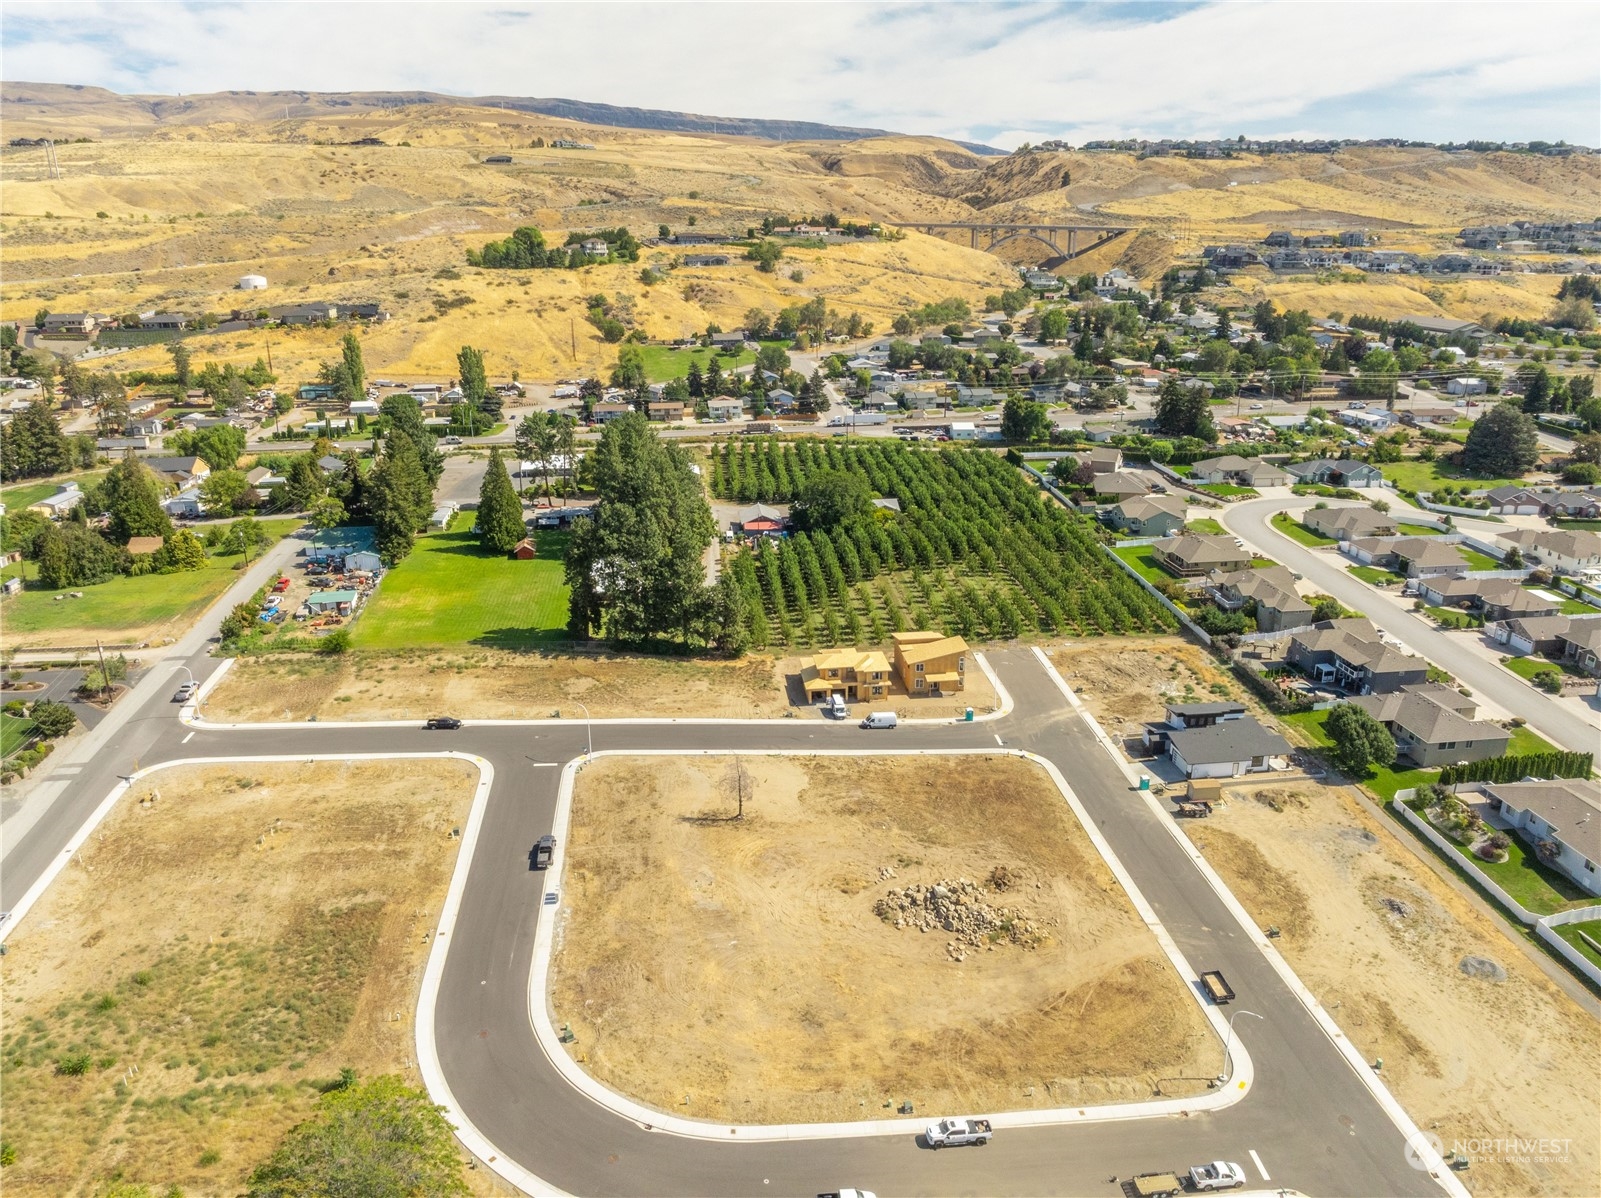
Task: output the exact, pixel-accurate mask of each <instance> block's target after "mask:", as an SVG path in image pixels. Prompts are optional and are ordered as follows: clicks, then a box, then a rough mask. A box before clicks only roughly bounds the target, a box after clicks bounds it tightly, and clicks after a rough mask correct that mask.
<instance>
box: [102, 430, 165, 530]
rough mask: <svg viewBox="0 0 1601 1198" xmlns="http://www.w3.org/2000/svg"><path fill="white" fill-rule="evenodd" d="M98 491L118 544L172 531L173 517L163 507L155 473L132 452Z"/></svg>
mask: <svg viewBox="0 0 1601 1198" xmlns="http://www.w3.org/2000/svg"><path fill="white" fill-rule="evenodd" d="M97 494H98V497H99V504H100V506H101V507H102V508H103V509H104V510H105V512H106V514H107V515H108V516H109V517H110V519H109V521H108V522H107V524H106V535H107V536H108V537H110V538H111V540H112V541H114V542H116V543H117V544H118V545H126V544H127V543H128V541H129V540H130V539H131V538H133V537H165V536H167V535H169V534H170V533H171V532H172V520H171V519H170V518H169V517H168V516H167V513H166V512H164V511H162V510H161V490H160V488H159V487H158V486H157V484H156V478H155V475H153V474H152V473H151V472H150V470H149V468H148V467H146V466H145V465H144V464H143V463H142V462H140V461H139V460H138V459H137V458H135V457H134V456H133V454H132V453H129V454H128V455H127V456H126V457H125V458H123V459H122V461H120V462H118V463H117V464H116V465H115V466H113V467H112V468H111V470H110V472H109V473H107V475H106V477H105V479H104V480H103V481H102V482H101V484H100V488H99V491H98V492H97Z"/></svg>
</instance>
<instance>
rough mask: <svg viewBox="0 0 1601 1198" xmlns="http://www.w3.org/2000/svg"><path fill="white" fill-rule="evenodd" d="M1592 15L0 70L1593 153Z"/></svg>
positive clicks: (194, 27) (1187, 18)
mask: <svg viewBox="0 0 1601 1198" xmlns="http://www.w3.org/2000/svg"><path fill="white" fill-rule="evenodd" d="M1598 46H1601V4H1596V3H1593V2H1583V3H1556V2H1553V3H1539V2H1535V0H1520V2H1519V3H1515V4H1513V3H1489V2H1484V3H1471V2H1467V3H1450V4H1446V3H1386V2H1362V0H1341V2H1333V3H1317V2H1306V3H1301V2H1292V0H1271V2H1267V3H1210V2H1194V3H1162V2H1154V0H1153V2H1150V3H1111V2H1108V3H1069V4H1028V3H993V2H992V3H978V2H972V3H954V2H953V3H933V4H929V3H901V4H848V3H837V4H833V3H813V4H789V3H761V2H747V3H724V4H693V3H659V4H636V3H607V2H601V0H588V2H585V3H572V4H519V3H492V4H474V3H398V2H389V3H381V2H373V3H284V2H276V0H274V2H263V3H246V4H232V3H178V2H173V3H114V4H95V3H61V2H56V3H48V4H38V3H0V78H3V79H5V80H6V81H8V82H14V81H28V82H39V83H74V84H89V85H95V86H99V87H105V88H109V89H111V90H113V91H117V92H123V93H142V94H161V95H172V94H176V93H197V92H213V91H227V90H255V91H272V90H278V89H301V90H309V91H381V90H392V89H422V90H429V91H438V92H444V93H447V94H452V95H463V96H469V95H494V94H503V95H516V96H538V97H564V98H568V99H575V100H587V101H594V102H600V103H607V104H618V105H627V106H635V107H641V108H663V109H670V110H675V111H683V112H695V113H702V114H709V115H716V116H732V117H763V118H769V119H783V120H810V121H822V122H826V123H830V124H840V125H854V126H866V127H871V128H881V129H890V130H894V131H897V132H903V133H916V134H930V135H938V136H944V137H952V138H957V139H961V140H968V141H979V142H985V143H988V144H990V145H995V146H999V147H1001V148H1003V149H1008V150H1009V149H1014V148H1016V147H1017V146H1018V145H1020V144H1022V143H1023V142H1038V141H1041V140H1044V139H1047V138H1061V139H1064V140H1067V141H1070V142H1073V143H1074V144H1080V143H1082V142H1084V141H1087V140H1091V139H1095V138H1110V137H1145V138H1152V139H1154V138H1160V137H1177V138H1183V137H1191V138H1204V137H1234V136H1237V135H1239V134H1244V135H1246V136H1249V137H1257V136H1263V137H1267V136H1273V137H1351V138H1368V137H1403V138H1409V139H1415V140H1420V141H1461V140H1466V139H1469V138H1484V139H1489V140H1504V141H1527V140H1531V139H1543V140H1548V141H1556V140H1566V141H1569V142H1576V143H1578V144H1581V145H1589V146H1601V53H1598V51H1597V47H1598Z"/></svg>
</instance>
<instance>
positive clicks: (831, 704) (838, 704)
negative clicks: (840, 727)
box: [823, 695, 851, 720]
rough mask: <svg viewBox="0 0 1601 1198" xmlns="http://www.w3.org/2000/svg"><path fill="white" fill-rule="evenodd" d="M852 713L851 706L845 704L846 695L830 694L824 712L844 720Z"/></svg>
mask: <svg viewBox="0 0 1601 1198" xmlns="http://www.w3.org/2000/svg"><path fill="white" fill-rule="evenodd" d="M850 713H851V712H850V708H848V707H846V706H845V696H844V695H830V696H829V697H828V702H827V703H826V704H825V705H824V707H823V714H824V715H828V716H832V717H833V718H834V719H836V720H843V719H844V718H845V717H846V716H848V715H850Z"/></svg>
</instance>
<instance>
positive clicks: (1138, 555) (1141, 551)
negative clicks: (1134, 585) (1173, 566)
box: [1112, 545, 1174, 586]
mask: <svg viewBox="0 0 1601 1198" xmlns="http://www.w3.org/2000/svg"><path fill="white" fill-rule="evenodd" d="M1112 552H1113V553H1115V554H1117V556H1118V557H1120V558H1122V559H1123V560H1124V561H1126V562H1127V563H1128V564H1129V565H1131V566H1133V567H1134V571H1135V573H1137V574H1138V575H1139V576H1140V577H1141V578H1143V579H1145V581H1146V582H1149V583H1151V584H1152V585H1154V586H1161V584H1162V583H1164V582H1172V581H1174V579H1173V576H1172V575H1171V574H1169V573H1168V572H1167V571H1166V570H1164V569H1162V567H1161V566H1159V565H1157V564H1156V555H1155V554H1153V553H1152V552H1151V547H1150V546H1149V545H1130V546H1127V547H1126V548H1121V549H1114V550H1113V551H1112Z"/></svg>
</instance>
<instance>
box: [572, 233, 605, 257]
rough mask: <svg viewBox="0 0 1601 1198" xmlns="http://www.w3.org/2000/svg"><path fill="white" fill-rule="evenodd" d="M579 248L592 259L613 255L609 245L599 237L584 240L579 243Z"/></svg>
mask: <svg viewBox="0 0 1601 1198" xmlns="http://www.w3.org/2000/svg"><path fill="white" fill-rule="evenodd" d="M578 248H579V250H580V251H581V252H583V253H584V254H586V255H588V256H589V257H591V258H604V257H605V256H606V255H607V254H609V253H611V246H609V245H607V244H606V243H605V242H604V241H602V240H601V239H600V238H599V237H586V238H584V240H582V241H580V242H579V243H578Z"/></svg>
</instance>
